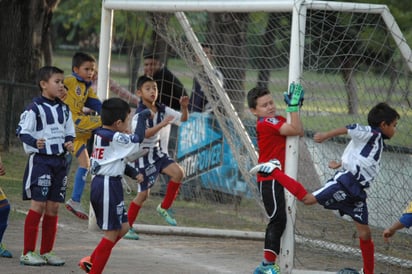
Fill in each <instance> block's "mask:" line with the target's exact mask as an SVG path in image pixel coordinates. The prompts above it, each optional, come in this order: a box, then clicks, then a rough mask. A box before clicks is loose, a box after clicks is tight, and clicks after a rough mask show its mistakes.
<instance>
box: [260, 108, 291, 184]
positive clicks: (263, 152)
mask: <svg viewBox="0 0 412 274" xmlns="http://www.w3.org/2000/svg"><path fill="white" fill-rule="evenodd" d="M285 122H286V118H285V117H283V116H275V117H261V118H258V120H257V124H256V134H257V143H258V148H259V160H258V162H259V163H263V162H267V161H269V160H271V159H273V158H276V159H278V160H279V161H280V163H281V164H282V169H283V170H284V169H285V168H284V165H285V151H286V136H283V135H281V134H280V131H279V130H280V128H281V127H282V125H283V124H284V123H285ZM271 179H274V177H273V176H266V177H263V176H260V175H259V174H258V176H257V180H258V181H263V180H271Z"/></svg>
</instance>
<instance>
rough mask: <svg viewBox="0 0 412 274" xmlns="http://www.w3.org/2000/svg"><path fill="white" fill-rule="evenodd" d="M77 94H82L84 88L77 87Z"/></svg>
mask: <svg viewBox="0 0 412 274" xmlns="http://www.w3.org/2000/svg"><path fill="white" fill-rule="evenodd" d="M76 94H77V96H80V94H82V89H81V87H80V86H77V87H76Z"/></svg>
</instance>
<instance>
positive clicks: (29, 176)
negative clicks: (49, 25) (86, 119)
mask: <svg viewBox="0 0 412 274" xmlns="http://www.w3.org/2000/svg"><path fill="white" fill-rule="evenodd" d="M37 80H38V82H37V83H38V84H39V87H40V89H41V97H37V98H34V99H33V102H32V103H31V104H30V105H28V107H27V108H26V109H25V111H24V112H23V113H22V114H21V116H20V122H19V125H18V127H17V131H16V132H17V136H18V137H19V138H20V140H21V141H22V142H23V148H24V150H25V152H26V153H27V154H29V159H28V161H27V166H26V170H25V173H24V178H23V200H31V205H30V209H29V212H28V214H27V216H26V220H25V223H24V250H23V253H22V255H21V256H20V263H21V264H24V265H33V266H40V265H43V264H49V265H54V266H60V265H63V264H64V263H65V262H64V260H62V259H61V258H59V257H57V256H56V255H55V254H54V253H53V252H52V249H53V246H54V241H55V239H56V234H57V219H58V210H59V204H60V203H63V202H64V200H65V197H66V186H67V172H66V158H65V154H66V152H72V151H73V139H74V137H75V130H74V124H73V120H72V116H71V112H70V109H69V107H68V106H67V105H65V104H64V103H63V102H62V101H61V100H60V99H59V96H60V95H61V93H62V92H63V90H64V84H63V80H64V74H63V71H62V70H60V69H59V68H56V67H50V66H46V67H43V68H41V69H40V70H39V72H38V79H37ZM41 220H43V221H42V225H41V227H42V237H41V246H40V255H39V254H37V253H36V252H35V248H36V242H37V233H38V230H39V224H40V221H41Z"/></svg>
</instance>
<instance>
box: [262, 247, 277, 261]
mask: <svg viewBox="0 0 412 274" xmlns="http://www.w3.org/2000/svg"><path fill="white" fill-rule="evenodd" d="M263 258H265V261H267V262H268V263H275V261H276V254H275V252H273V251H272V250H265V251H264V252H263Z"/></svg>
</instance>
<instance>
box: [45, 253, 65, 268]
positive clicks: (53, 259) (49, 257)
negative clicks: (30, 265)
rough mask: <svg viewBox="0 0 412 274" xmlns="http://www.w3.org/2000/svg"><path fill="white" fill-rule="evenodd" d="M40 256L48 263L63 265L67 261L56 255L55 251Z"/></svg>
mask: <svg viewBox="0 0 412 274" xmlns="http://www.w3.org/2000/svg"><path fill="white" fill-rule="evenodd" d="M40 257H42V258H43V260H45V261H46V263H47V264H48V265H52V266H61V265H64V264H65V261H64V260H63V259H61V258H60V257H58V256H56V255H54V253H53V252H48V253H44V254H42V255H40Z"/></svg>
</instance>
